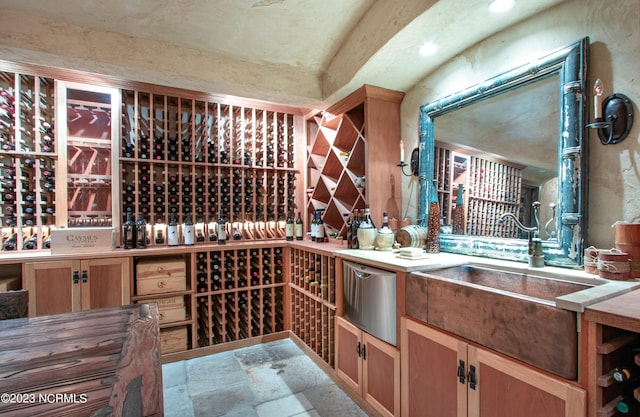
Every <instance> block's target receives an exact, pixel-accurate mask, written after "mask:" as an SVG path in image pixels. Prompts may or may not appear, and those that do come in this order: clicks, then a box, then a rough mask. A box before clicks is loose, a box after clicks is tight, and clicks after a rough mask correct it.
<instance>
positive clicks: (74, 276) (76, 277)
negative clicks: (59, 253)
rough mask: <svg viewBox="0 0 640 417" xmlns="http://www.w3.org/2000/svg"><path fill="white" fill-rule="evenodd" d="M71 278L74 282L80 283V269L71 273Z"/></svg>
mask: <svg viewBox="0 0 640 417" xmlns="http://www.w3.org/2000/svg"><path fill="white" fill-rule="evenodd" d="M71 280H72V281H73V283H74V284H78V283H79V282H80V273H79V272H78V271H73V273H72V274H71Z"/></svg>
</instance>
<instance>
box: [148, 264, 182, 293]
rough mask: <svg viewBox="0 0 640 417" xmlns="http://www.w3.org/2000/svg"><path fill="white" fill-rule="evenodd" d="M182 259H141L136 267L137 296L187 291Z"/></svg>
mask: <svg viewBox="0 0 640 417" xmlns="http://www.w3.org/2000/svg"><path fill="white" fill-rule="evenodd" d="M186 277H187V273H186V265H185V261H184V258H181V257H166V258H151V259H142V260H140V261H139V262H138V264H137V265H136V287H137V289H136V291H137V294H138V295H146V294H159V293H167V292H172V291H184V290H186V289H187V278H186Z"/></svg>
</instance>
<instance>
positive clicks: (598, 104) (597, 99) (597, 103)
mask: <svg viewBox="0 0 640 417" xmlns="http://www.w3.org/2000/svg"><path fill="white" fill-rule="evenodd" d="M603 92H604V84H602V81H601V80H600V78H598V79H597V80H596V82H595V83H594V84H593V118H594V119H601V118H602V93H603Z"/></svg>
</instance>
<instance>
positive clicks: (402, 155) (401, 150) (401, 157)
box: [400, 139, 404, 164]
mask: <svg viewBox="0 0 640 417" xmlns="http://www.w3.org/2000/svg"><path fill="white" fill-rule="evenodd" d="M403 162H404V142H403V140H402V139H400V163H401V164H402V163H403Z"/></svg>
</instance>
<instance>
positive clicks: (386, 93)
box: [307, 85, 404, 237]
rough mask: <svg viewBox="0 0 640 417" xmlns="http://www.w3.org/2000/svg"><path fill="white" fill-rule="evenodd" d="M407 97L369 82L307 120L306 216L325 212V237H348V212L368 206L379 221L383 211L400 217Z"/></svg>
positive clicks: (376, 220) (378, 221) (374, 217)
mask: <svg viewBox="0 0 640 417" xmlns="http://www.w3.org/2000/svg"><path fill="white" fill-rule="evenodd" d="M403 98H404V94H403V93H401V92H398V91H391V90H385V89H382V88H378V87H373V86H370V85H365V86H363V87H361V88H359V89H358V90H356V91H354V92H353V93H352V94H351V95H349V96H348V97H346V98H345V99H343V100H342V101H340V102H338V103H336V104H335V105H333V106H331V107H330V108H328V109H327V111H326V112H323V113H322V114H318V115H316V116H314V117H312V118H310V119H308V120H307V137H308V138H309V139H308V142H309V143H308V146H307V149H308V153H307V176H308V180H307V183H308V184H309V190H308V193H309V199H308V202H307V215H308V216H311V214H312V212H313V211H314V210H324V214H323V221H324V226H325V229H326V230H325V235H326V236H333V237H336V236H346V221H347V218H348V214H349V213H350V212H351V211H353V209H356V208H357V209H363V208H364V206H365V204H369V206H370V207H371V217H372V218H373V220H374V222H375V224H376V225H380V224H381V222H382V212H383V211H387V212H388V213H389V217H390V218H392V217H395V218H399V216H400V197H401V195H400V192H401V191H400V176H401V175H402V174H401V173H400V168H399V167H397V166H396V165H397V164H398V163H399V162H400V103H401V102H402V99H403ZM371 150H375V152H373V151H371ZM368 190H369V191H368Z"/></svg>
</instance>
